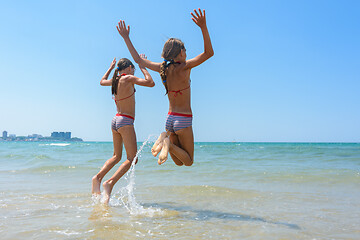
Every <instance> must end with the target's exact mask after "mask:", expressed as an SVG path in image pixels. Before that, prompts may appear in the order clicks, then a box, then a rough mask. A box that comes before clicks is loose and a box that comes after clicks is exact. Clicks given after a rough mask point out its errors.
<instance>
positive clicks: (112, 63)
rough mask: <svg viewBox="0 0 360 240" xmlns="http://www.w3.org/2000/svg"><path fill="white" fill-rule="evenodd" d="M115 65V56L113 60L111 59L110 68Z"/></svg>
mask: <svg viewBox="0 0 360 240" xmlns="http://www.w3.org/2000/svg"><path fill="white" fill-rule="evenodd" d="M115 65H116V58H114V60H112V62H111V64H110V69H114V68H115Z"/></svg>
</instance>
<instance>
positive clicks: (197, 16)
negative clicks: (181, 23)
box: [185, 8, 214, 68]
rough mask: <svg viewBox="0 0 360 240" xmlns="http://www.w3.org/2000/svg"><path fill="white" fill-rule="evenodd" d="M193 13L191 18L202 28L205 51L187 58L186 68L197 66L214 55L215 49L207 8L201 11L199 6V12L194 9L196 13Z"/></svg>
mask: <svg viewBox="0 0 360 240" xmlns="http://www.w3.org/2000/svg"><path fill="white" fill-rule="evenodd" d="M191 15H192V16H193V17H192V18H191V19H192V20H193V21H194V23H195V24H196V25H198V26H199V27H200V29H201V32H202V35H203V39H204V52H203V53H201V54H199V55H198V56H196V57H194V58H192V59H189V60H187V61H186V67H185V68H193V67H196V66H198V65H200V64H201V63H203V62H205V61H206V60H208V59H209V58H211V57H212V56H213V55H214V50H213V48H212V44H211V40H210V35H209V31H208V29H207V26H206V17H205V10H203V11H201V9H200V8H199V12H198V11H196V10H195V9H194V13H191Z"/></svg>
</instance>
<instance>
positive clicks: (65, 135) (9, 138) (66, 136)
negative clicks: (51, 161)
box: [0, 131, 83, 142]
mask: <svg viewBox="0 0 360 240" xmlns="http://www.w3.org/2000/svg"><path fill="white" fill-rule="evenodd" d="M0 141H6V142H83V140H82V139H81V138H78V137H71V132H52V133H51V136H49V137H43V136H42V135H40V134H31V135H28V136H16V135H15V134H9V135H8V132H7V131H3V134H2V137H0Z"/></svg>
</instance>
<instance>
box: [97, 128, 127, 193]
mask: <svg viewBox="0 0 360 240" xmlns="http://www.w3.org/2000/svg"><path fill="white" fill-rule="evenodd" d="M112 131H113V144H114V155H113V156H112V157H111V158H110V159H109V160H107V161H106V162H105V164H104V166H103V167H102V168H101V170H100V171H99V172H98V173H97V174H96V175H95V176H94V177H93V178H92V186H91V192H92V194H96V195H100V193H101V191H100V185H101V181H102V179H103V178H104V176H105V175H106V174H107V173H108V172H109V171H110V170H111V169H112V168H113V167H114V166H115V165H116V164H117V163H118V162H119V161H120V160H121V155H122V145H123V140H122V137H121V135H120V134H119V133H118V132H116V131H114V130H112Z"/></svg>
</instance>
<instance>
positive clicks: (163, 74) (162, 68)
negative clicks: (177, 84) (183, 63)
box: [160, 59, 175, 95]
mask: <svg viewBox="0 0 360 240" xmlns="http://www.w3.org/2000/svg"><path fill="white" fill-rule="evenodd" d="M167 62H169V63H167ZM174 63H175V62H174V60H173V59H171V60H170V61H169V60H166V59H165V60H164V61H163V63H162V64H161V65H160V76H161V80H162V82H163V84H164V86H165V89H166V93H165V95H166V94H168V92H169V89H168V86H167V81H166V72H167V70H168V68H169V66H170V64H174Z"/></svg>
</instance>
